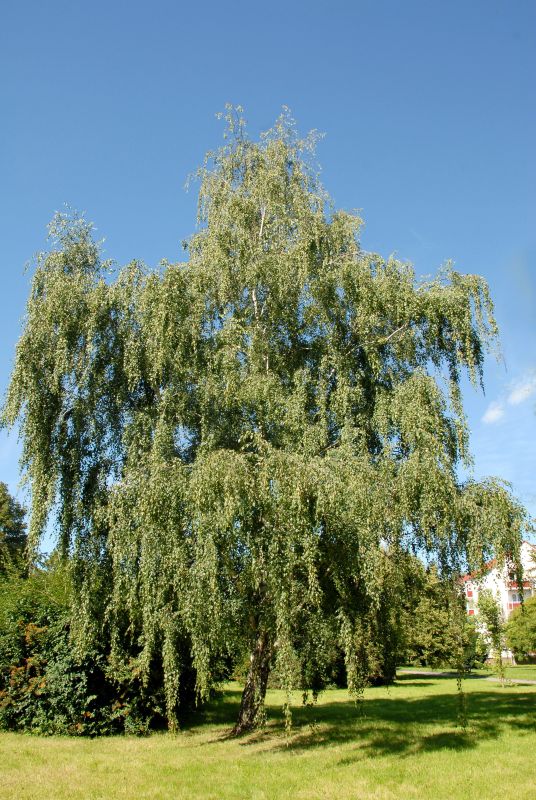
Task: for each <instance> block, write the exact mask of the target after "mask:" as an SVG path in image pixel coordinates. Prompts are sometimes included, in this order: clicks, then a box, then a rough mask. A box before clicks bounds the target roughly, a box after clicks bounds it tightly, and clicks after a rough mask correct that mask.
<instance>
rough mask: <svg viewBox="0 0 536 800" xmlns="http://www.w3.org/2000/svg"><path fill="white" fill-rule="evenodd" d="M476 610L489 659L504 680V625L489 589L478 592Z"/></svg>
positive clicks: (495, 600)
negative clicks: (492, 661)
mask: <svg viewBox="0 0 536 800" xmlns="http://www.w3.org/2000/svg"><path fill="white" fill-rule="evenodd" d="M521 585H523V584H521ZM478 610H479V612H480V620H481V621H482V623H483V625H484V631H483V635H484V638H485V639H486V640H487V642H488V646H489V657H490V658H493V660H494V661H495V663H496V665H497V668H498V670H499V676H500V678H501V680H504V663H503V651H504V650H505V649H506V638H505V623H504V618H503V615H502V611H501V606H500V605H499V601H498V599H497V598H496V596H495V595H494V594H493V592H492V591H491V589H483V590H482V591H481V592H480V594H479V596H478Z"/></svg>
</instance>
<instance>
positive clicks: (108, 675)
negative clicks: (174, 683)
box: [0, 562, 193, 736]
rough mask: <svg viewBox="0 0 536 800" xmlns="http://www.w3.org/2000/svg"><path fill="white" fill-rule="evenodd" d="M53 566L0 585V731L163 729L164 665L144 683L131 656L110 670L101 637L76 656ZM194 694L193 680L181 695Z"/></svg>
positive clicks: (65, 598)
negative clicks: (96, 644) (98, 645)
mask: <svg viewBox="0 0 536 800" xmlns="http://www.w3.org/2000/svg"><path fill="white" fill-rule="evenodd" d="M69 597H70V586H69V579H68V574H67V572H66V570H65V569H64V568H63V567H62V566H61V565H59V564H58V563H54V562H52V563H49V564H47V565H46V567H45V568H40V569H34V570H33V571H32V573H31V574H30V575H29V576H28V577H27V578H21V577H16V576H11V577H7V578H5V579H4V580H2V581H1V582H0V728H2V729H4V730H20V731H33V732H36V733H41V734H71V735H79V736H82V735H86V736H87V735H89V736H94V735H97V734H109V733H120V732H123V731H124V732H125V733H129V734H144V733H146V732H147V731H148V730H149V728H151V727H160V726H162V725H165V722H166V720H165V717H164V712H163V709H164V707H165V703H164V692H163V679H162V669H161V665H159V664H157V663H155V664H154V665H152V668H151V679H150V680H149V681H148V682H147V683H145V684H144V685H142V684H141V681H140V680H139V677H138V670H137V668H136V659H135V657H131V658H127V659H125V663H124V664H123V665H122V668H121V669H118V668H117V667H116V668H115V670H112V669H111V666H110V662H109V658H108V652H109V647H107V643H106V638H105V637H104V641H103V643H102V648H101V649H100V650H96V649H93V650H90V651H87V652H84V653H80V652H79V651H78V650H77V649H76V648H75V647H74V646H73V642H72V641H71V636H70V616H69V615H70V603H69ZM182 695H183V698H182V699H183V702H184V703H185V704H186V699H187V698H189V697H191V696H192V695H193V681H190V684H189V685H188V684H187V685H185V686H184V687H183V690H182Z"/></svg>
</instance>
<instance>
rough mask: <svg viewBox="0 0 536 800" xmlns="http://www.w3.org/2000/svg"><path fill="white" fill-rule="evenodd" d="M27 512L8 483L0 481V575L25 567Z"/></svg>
mask: <svg viewBox="0 0 536 800" xmlns="http://www.w3.org/2000/svg"><path fill="white" fill-rule="evenodd" d="M25 514H26V511H25V509H24V508H23V507H22V506H21V504H20V503H19V502H17V500H15V498H14V497H12V496H11V494H10V493H9V490H8V488H7V485H6V484H5V483H2V482H1V481H0V576H2V575H4V576H5V575H6V573H7V572H10V571H13V570H15V571H16V570H21V569H22V570H24V568H25V561H24V551H25V548H26V539H27V536H26V523H25V521H24V517H25Z"/></svg>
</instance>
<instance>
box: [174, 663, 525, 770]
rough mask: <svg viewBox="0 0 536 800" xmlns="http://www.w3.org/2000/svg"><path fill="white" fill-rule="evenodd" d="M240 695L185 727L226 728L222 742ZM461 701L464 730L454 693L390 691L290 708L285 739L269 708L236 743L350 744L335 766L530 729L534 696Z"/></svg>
mask: <svg viewBox="0 0 536 800" xmlns="http://www.w3.org/2000/svg"><path fill="white" fill-rule="evenodd" d="M412 677H414V676H412ZM412 684H413V685H418V686H419V687H422V688H425V687H426V685H427V682H424V681H418V682H417V681H415V680H414V681H408V682H406V681H405V682H404V688H405V687H407V686H410V685H412ZM240 694H241V693H240V690H239V689H238V688H237V689H236V690H234V689H231V690H226V691H225V692H224V693H223V694H222V695H220V696H219V697H217V698H216V699H215V700H214V701H213V702H212V703H210V704H209V705H208V706H207V707H206V708H205V709H204V710H203V711H202V712H201V713H200V714H198V715H196V717H195V718H192V720H191V724H190V725H188V726H187V727H188V728H189V729H193V728H197V727H198V726H200V725H214V726H225V731H224V732H221V733H218V734H217V735H216V737H215V739H214V740H213V741H222V739H225V738H227V737H228V736H229V733H230V728H231V727H232V725H233V724H234V722H235V721H236V717H237V714H238V708H239V702H240ZM326 696H327V695H324V698H326ZM465 698H466V703H467V727H466V728H465V729H464V728H462V727H460V726H459V725H458V717H459V696H458V694H457V693H456V691H455V690H454V691H451V692H449V693H442V694H425V695H423V696H418V697H414V698H408V697H399V696H397V693H396V688H395V689H394V690H393V691H392V693H391V694H390V695H389V696H387V697H385V696H382V697H374V696H372V697H370V696H369V697H367V698H366V699H365V700H364V701H362V702H358V703H357V704H356V703H354V702H352V701H346V702H345V701H341V702H331V703H330V702H321V703H319V704H317V705H313V706H307V707H304V706H297V707H294V708H293V714H292V717H293V727H292V731H291V733H290V735H289V736H285V735H284V725H283V721H282V717H281V710H280V708H279V707H277V706H268V708H267V717H268V724H267V725H266V727H265V728H263V729H261V730H259V731H257V732H255V733H253V734H250V735H247V736H244V737H242V738H241V739H240V745H241V746H243V747H249V746H252V745H256V744H259V743H263V744H265V745H267V746H268V747H269V748H270V749H271V750H286V751H288V750H291V751H294V752H305V751H308V750H311V749H315V748H324V747H332V746H338V745H348V744H350V745H353V747H352V750H351V752H350V753H349V754H347V755H346V756H345V757H344V759H342V760H341V763H351V762H355V761H358V760H362V759H365V758H367V759H368V758H377V757H381V756H390V755H397V756H400V757H404V756H410V755H413V754H415V753H418V752H433V751H440V750H453V751H461V750H469V749H472V748H475V747H476V746H477V745H478V744H479V743H480V742H481V741H484V740H488V739H496V738H498V737H499V736H500V735H501V734H502V733H504V732H506V731H509V730H510V731H511V730H518V731H522V732H526V733H529V732H530V733H535V732H536V694H535V693H534V692H526V691H521V690H519V689H518V690H517V691H515V692H512V691H509V690H508V689H504V690H502V689H501V690H497V689H496V690H495V691H493V690H490V691H480V690H478V691H476V692H469V693H467V694H466V695H465Z"/></svg>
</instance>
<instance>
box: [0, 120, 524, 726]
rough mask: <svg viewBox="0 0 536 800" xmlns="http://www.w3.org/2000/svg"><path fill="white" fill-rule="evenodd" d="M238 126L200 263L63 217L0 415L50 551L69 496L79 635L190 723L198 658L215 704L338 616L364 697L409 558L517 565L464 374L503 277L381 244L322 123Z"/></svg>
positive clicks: (204, 185)
mask: <svg viewBox="0 0 536 800" xmlns="http://www.w3.org/2000/svg"><path fill="white" fill-rule="evenodd" d="M227 121H228V130H227V142H226V144H225V146H224V147H222V148H221V149H219V150H218V151H216V152H214V153H211V154H209V155H208V156H207V159H206V161H205V163H204V165H203V167H202V168H201V169H200V170H199V172H198V175H197V177H198V179H199V181H200V194H199V228H198V231H197V233H196V234H195V235H194V236H192V238H191V239H190V240H189V242H188V243H187V250H188V255H189V257H188V261H187V262H186V263H179V264H170V263H168V262H163V263H162V264H161V266H160V268H159V269H158V270H154V271H150V270H148V269H146V268H145V267H144V266H143V265H142V264H140V263H138V262H132V263H131V264H129V265H128V266H127V267H125V268H124V269H122V270H120V271H119V272H114V271H113V270H112V267H111V265H110V264H103V263H101V261H100V256H99V249H98V246H97V245H96V244H95V243H94V241H93V239H92V229H91V226H90V225H88V224H87V223H86V222H85V221H84V220H81V219H76V218H71V217H68V216H64V215H57V216H56V217H55V218H54V220H53V223H52V225H51V229H50V233H51V239H52V245H51V249H50V251H49V252H47V253H43V254H42V255H40V256H39V258H38V260H37V265H36V271H35V275H34V279H33V284H32V290H31V294H30V298H29V301H28V306H27V316H26V321H25V327H24V331H23V334H22V337H21V339H20V341H19V343H18V346H17V354H16V362H15V368H14V372H13V376H12V380H11V384H10V388H9V392H8V396H7V401H6V405H5V409H4V420H5V422H6V423H7V424H9V425H13V424H15V422H16V421H18V422H19V425H20V431H21V436H22V442H23V455H22V466H23V468H24V470H25V473H26V477H27V479H28V481H29V485H30V487H31V491H32V507H31V511H32V513H31V522H30V542H31V545H32V547H36V546H37V544H38V541H39V538H40V536H41V534H42V531H43V529H44V526H45V524H46V521H47V518H48V516H49V515H50V514H51V513H52V512H54V511H55V510H56V509H57V524H58V532H59V544H60V547H61V550H62V552H63V554H64V556H65V557H69V559H70V563H71V575H72V581H73V597H74V606H75V613H74V615H73V617H72V634H73V637H74V640H75V642H76V643H77V648H78V650H79V651H80V652H87V653H90V652H92V648H94V647H95V643H96V642H99V641H102V640H108V641H109V642H110V646H111V656H110V663H111V665H113V669H114V670H116V673H117V674H118V675H120V674H121V673H122V670H124V669H127V668H129V667H128V665H129V664H131V661H132V659H134V662H135V669H136V670H138V671H139V675H140V680H141V682H142V684H145V683H146V682H147V681H149V678H150V672H151V665H152V664H153V663H154V662H155V660H156V661H158V662H159V663H161V664H162V668H163V680H164V691H165V698H166V708H167V711H166V714H167V717H168V720H169V723H170V725H171V726H172V727H173V726H174V725H175V724H176V709H177V703H178V701H179V700H180V693H181V686H182V685H183V682H184V680H185V677H186V676H187V675H188V671H189V670H190V669H191V668H193V670H194V674H195V680H196V690H197V693H198V696H199V697H200V698H206V697H207V696H208V695H209V692H210V690H211V687H212V686H213V685H214V684H215V682H216V681H217V678H218V675H219V674H220V667H219V665H220V664H221V662H222V659H223V660H224V661H225V660H226V659H228V658H232V657H233V655H235V654H243V653H244V651H249V652H253V651H254V650H255V648H256V647H258V643H259V642H263V643H264V650H263V651H262V652H261V651H259V659H260V661H259V663H260V662H266V661H267V660H268V661H269V662H270V664H269V665H270V666H272V667H273V668H275V670H276V672H277V674H278V678H279V681H280V682H281V685H283V686H285V687H286V689H287V690H290V689H291V688H292V687H293V686H295V685H296V684H297V682H300V681H303V682H309V681H311V682H314V681H315V680H316V677H315V675H314V674H313V672H314V670H313V672H311V664H312V663H313V660H312V653H314V652H317V653H318V654H319V658H320V661H321V662H322V661H324V660H325V659H324V656H323V655H322V650H323V648H324V644H323V643H324V642H325V641H326V639H325V635H324V631H325V630H334V631H335V632H336V636H337V642H338V645H339V646H340V647H341V648H342V649H343V652H344V657H345V663H346V672H347V675H348V682H349V685H350V687H351V689H352V690H354V691H358V690H359V687H360V686H361V684H362V677H363V675H365V674H367V673H370V671H371V667H373V666H374V664H380V663H381V661H382V659H383V660H384V661H385V659H386V658H387V656H386V654H385V652H384V653H382V652H380V651H381V649H382V647H383V644H382V641H383V640H382V638H381V637H383V636H384V633H385V631H387V630H390V629H391V628H392V618H393V613H394V607H393V606H392V605H391V606H390V605H389V602H390V601H389V598H392V597H393V596H394V591H393V589H394V587H396V580H397V578H396V563H397V562H396V559H397V558H398V557H399V556H400V557H401V558H403V556H404V554H405V553H408V552H411V551H412V550H413V551H416V550H421V551H423V552H426V553H428V554H429V556H430V558H433V559H435V560H436V562H437V563H438V564H439V566H440V568H441V570H442V571H448V570H449V569H454V568H456V567H460V565H463V566H464V567H467V566H468V567H469V568H471V569H472V568H477V567H479V566H481V564H482V563H483V560H485V559H486V558H488V557H489V556H490V555H491V554H492V553H495V552H496V553H497V555H498V556H499V558H502V557H505V556H508V557H509V558H510V559H512V560H513V561H516V560H517V559H518V556H519V545H520V530H521V528H522V526H523V524H524V512H523V510H522V509H521V508H520V507H519V506H518V505H517V504H516V503H515V502H514V501H513V500H512V498H511V497H510V495H509V493H508V491H507V490H506V489H505V488H504V487H503V486H502V485H501V484H500V483H499V482H497V481H488V482H484V483H476V482H474V481H469V482H467V483H460V481H459V480H458V472H457V468H458V465H459V464H460V462H463V463H465V464H468V463H469V460H470V458H469V454H468V434H467V426H466V421H465V418H464V414H463V409H462V405H461V395H460V380H461V377H462V375H463V374H464V373H465V374H468V375H469V377H470V379H471V380H472V381H473V383H478V382H479V381H481V378H482V365H483V360H484V355H485V353H486V350H487V349H489V348H490V347H491V346H493V344H494V341H495V338H496V324H495V321H494V318H493V311H492V304H491V300H490V297H489V293H488V288H487V286H486V283H485V281H484V280H483V279H481V278H480V277H478V276H475V275H462V274H461V273H459V272H456V271H455V270H454V269H453V268H452V267H451V266H450V265H447V266H446V267H445V268H444V269H442V270H441V272H440V273H439V275H438V277H437V278H435V279H433V280H429V281H421V280H418V279H417V277H416V275H415V272H414V270H413V268H412V267H411V265H409V264H407V263H404V262H400V261H398V260H396V259H395V258H390V259H388V260H384V259H383V258H381V257H380V256H379V255H377V254H374V253H367V252H365V251H363V250H362V248H361V247H360V244H359V240H358V233H359V229H360V226H361V220H360V219H359V217H357V216H355V215H353V214H350V213H347V212H343V211H334V210H333V209H332V208H331V206H330V202H329V199H328V197H327V195H326V193H325V192H324V190H323V189H322V187H321V185H320V183H319V180H318V174H317V170H316V168H315V164H314V158H313V151H314V144H315V137H314V136H309V137H308V138H306V139H303V140H302V139H299V138H298V136H297V135H296V133H295V130H294V125H293V123H292V121H291V120H290V119H289V118H288V116H287V115H283V117H282V118H280V119H279V120H278V121H277V123H276V125H275V127H274V128H273V129H272V130H271V131H269V132H267V133H266V134H264V135H263V136H262V137H261V140H260V141H259V142H253V141H251V140H250V139H249V138H248V137H247V134H246V131H245V127H244V124H243V121H242V120H241V118H240V117H239V116H238V117H236V116H235V115H234V114H233V113H231V112H229V114H228V117H227ZM386 550H388V551H389V552H390V553H391V554H392V556H390V557H389V558H392V561H391V562H389V558H386V556H385V552H386ZM185 653H187V654H188V657H185ZM240 657H241V655H240ZM382 668H383V667H382ZM388 669H389V670H391V669H392V667H391V666H390V667H389V668H388Z"/></svg>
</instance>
